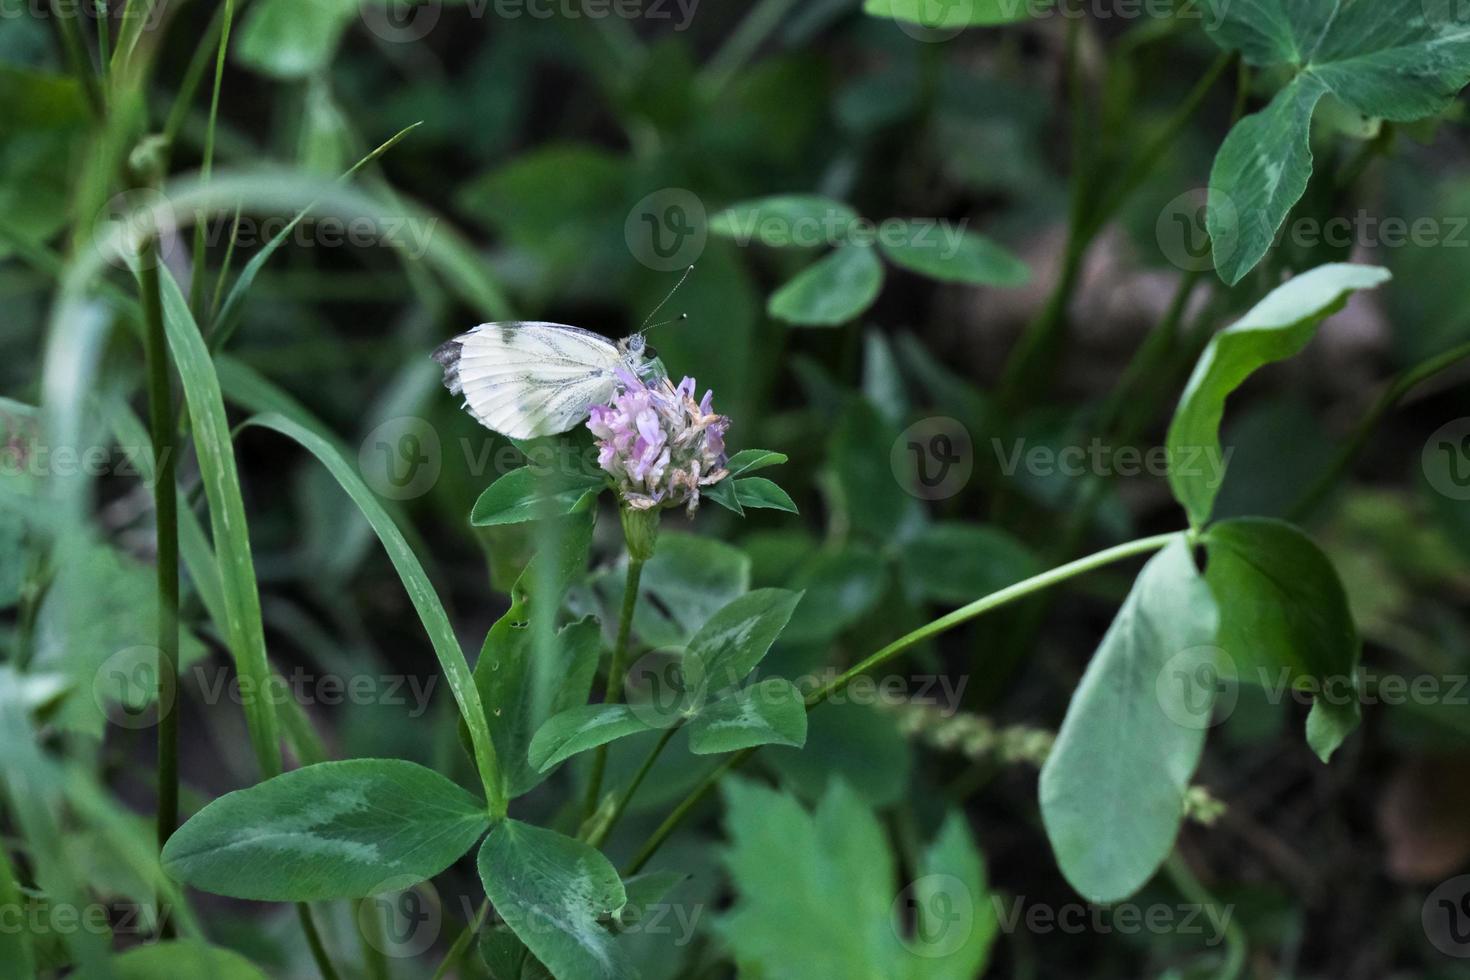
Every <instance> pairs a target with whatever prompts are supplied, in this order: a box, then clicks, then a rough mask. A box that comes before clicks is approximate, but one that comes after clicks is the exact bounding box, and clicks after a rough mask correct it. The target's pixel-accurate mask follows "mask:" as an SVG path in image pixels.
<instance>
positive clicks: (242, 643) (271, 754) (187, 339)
mask: <svg viewBox="0 0 1470 980" xmlns="http://www.w3.org/2000/svg"><path fill="white" fill-rule="evenodd" d="M160 279H161V280H162V293H163V311H164V332H165V333H166V334H167V337H168V344H169V349H170V351H171V353H172V354H173V359H174V366H175V368H176V370H177V371H178V373H179V378H180V379H181V380H182V382H183V387H184V399H185V401H187V402H188V405H189V417H190V418H191V419H192V420H193V427H192V428H193V435H194V449H195V452H196V453H197V455H198V457H199V472H200V475H201V476H202V477H203V480H204V493H205V496H206V497H207V498H208V500H209V515H210V524H211V527H212V530H213V532H214V543H215V548H216V549H217V555H216V566H217V567H218V569H219V577H220V586H221V589H222V592H223V598H224V613H225V636H226V642H227V643H228V644H229V647H230V652H231V654H232V655H233V656H234V658H235V671H236V673H237V674H239V676H240V680H241V683H242V684H250V685H251V688H250V690H251V691H252V692H254V696H252V697H248V698H242V700H243V701H244V702H245V704H244V707H245V718H246V722H247V723H248V725H249V726H250V741H251V745H252V746H253V748H254V749H255V756H256V760H257V761H258V762H259V764H260V770H261V775H262V776H263V777H270V776H274V775H276V774H277V773H279V772H280V771H281V746H280V741H279V737H278V729H277V723H276V713H275V708H274V706H273V705H272V704H271V702H270V697H269V695H268V694H267V693H266V692H269V691H270V690H271V689H272V688H271V684H270V680H271V676H270V675H271V671H270V664H269V662H268V661H267V659H266V654H265V629H264V627H263V625H262V623H261V618H260V591H259V587H258V585H257V583H256V579H255V560H254V558H253V557H252V556H251V551H250V532H249V525H248V524H247V523H246V520H245V502H244V499H243V498H242V496H241V494H240V474H239V471H238V470H237V468H236V466H235V447H234V445H233V443H232V442H231V440H230V423H229V419H228V417H227V416H226V415H225V402H224V396H223V394H221V392H220V386H219V378H218V376H217V375H216V374H215V371H214V364H213V362H212V361H211V360H210V358H209V351H208V350H207V349H206V348H205V346H204V340H203V338H202V337H200V335H199V328H198V327H197V326H196V325H195V324H194V317H193V316H192V315H191V314H190V313H189V304H188V301H187V300H185V299H184V294H183V293H182V292H181V291H180V289H179V286H178V283H176V282H174V280H173V277H172V276H167V275H165V276H160Z"/></svg>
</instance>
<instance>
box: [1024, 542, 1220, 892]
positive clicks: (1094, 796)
mask: <svg viewBox="0 0 1470 980" xmlns="http://www.w3.org/2000/svg"><path fill="white" fill-rule="evenodd" d="M1218 624H1219V614H1218V612H1217V610H1216V608H1215V601H1214V599H1213V598H1211V595H1210V588H1209V587H1208V586H1207V585H1206V584H1205V580H1204V578H1203V577H1202V576H1201V575H1200V574H1199V572H1198V571H1197V570H1196V569H1195V567H1194V558H1193V556H1192V555H1191V554H1190V549H1189V545H1188V543H1187V542H1186V541H1185V540H1184V539H1183V538H1180V539H1177V540H1176V541H1174V542H1173V543H1172V544H1170V545H1169V546H1168V547H1166V548H1165V549H1164V550H1163V551H1162V552H1160V553H1159V554H1158V555H1155V556H1154V557H1153V558H1152V559H1151V560H1150V561H1149V563H1148V564H1147V565H1145V566H1144V569H1143V571H1142V572H1141V573H1140V574H1139V576H1138V581H1137V582H1135V583H1134V586H1133V590H1132V591H1131V592H1130V593H1129V594H1128V598H1127V599H1126V600H1125V601H1124V603H1123V607H1122V608H1121V609H1119V610H1118V615H1117V617H1116V618H1115V619H1114V620H1113V625H1112V626H1111V627H1109V629H1108V632H1107V635H1105V636H1104V637H1103V641H1102V644H1101V645H1100V646H1099V647H1098V649H1097V653H1096V654H1094V655H1093V658H1092V663H1090V664H1089V665H1088V667H1087V672H1086V673H1085V674H1084V675H1083V677H1082V682H1081V683H1080V684H1078V685H1077V692H1076V694H1074V695H1073V697H1072V703H1071V706H1070V707H1068V709H1067V717H1066V719H1065V720H1064V721H1063V722H1062V727H1061V730H1060V731H1059V732H1058V733H1057V740H1056V745H1055V747H1053V749H1052V751H1051V754H1050V755H1049V756H1048V757H1047V760H1046V764H1045V765H1044V766H1042V769H1041V782H1040V796H1041V816H1042V820H1043V822H1044V823H1045V825H1046V833H1047V837H1048V838H1049V839H1050V840H1051V845H1052V850H1053V851H1054V852H1055V853H1056V857H1057V863H1058V864H1059V865H1060V866H1061V869H1062V873H1063V874H1064V875H1065V876H1066V878H1067V881H1068V882H1070V883H1071V885H1072V887H1073V888H1075V889H1076V890H1077V892H1078V893H1079V894H1080V895H1082V896H1083V897H1084V898H1086V899H1087V900H1088V901H1089V902H1098V903H1108V902H1117V901H1120V900H1122V899H1124V898H1127V897H1128V896H1129V895H1132V894H1133V893H1134V892H1136V891H1138V889H1140V888H1142V887H1143V886H1144V884H1146V883H1147V882H1148V880H1149V878H1151V877H1153V874H1154V872H1155V871H1157V870H1158V868H1159V865H1161V864H1162V863H1163V861H1164V859H1165V858H1166V857H1168V856H1169V852H1170V851H1171V850H1173V849H1174V839H1175V837H1177V836H1178V834H1179V825H1180V823H1181V821H1182V820H1183V819H1184V794H1185V791H1186V790H1188V789H1189V781H1190V779H1192V778H1193V776H1194V771H1195V768H1196V767H1197V766H1198V765H1199V760H1200V753H1201V752H1202V751H1203V750H1204V745H1205V731H1206V729H1207V728H1208V727H1209V723H1210V717H1209V709H1210V707H1211V706H1212V705H1213V698H1214V694H1215V690H1214V687H1213V686H1207V685H1199V686H1194V687H1190V688H1189V689H1188V690H1186V689H1185V687H1184V686H1183V685H1175V684H1172V683H1168V680H1169V679H1170V678H1171V677H1173V676H1175V674H1176V671H1175V670H1174V668H1178V667H1180V666H1181V658H1182V659H1183V660H1184V661H1188V663H1187V664H1185V665H1184V667H1185V669H1183V670H1182V671H1179V672H1178V673H1179V674H1180V676H1183V677H1185V678H1186V679H1189V680H1191V681H1192V680H1193V679H1194V678H1195V677H1196V674H1195V672H1194V671H1193V670H1192V669H1189V668H1193V667H1195V666H1198V665H1200V664H1208V663H1209V662H1211V660H1212V658H1213V655H1214V648H1213V646H1212V644H1213V643H1214V641H1215V634H1216V629H1217V626H1218ZM1099 828H1106V833H1101V832H1099Z"/></svg>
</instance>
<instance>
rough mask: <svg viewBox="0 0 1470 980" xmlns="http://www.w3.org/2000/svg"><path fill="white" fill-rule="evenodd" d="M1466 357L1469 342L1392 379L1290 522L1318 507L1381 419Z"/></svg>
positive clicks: (1299, 503) (1294, 509)
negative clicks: (1424, 385)
mask: <svg viewBox="0 0 1470 980" xmlns="http://www.w3.org/2000/svg"><path fill="white" fill-rule="evenodd" d="M1466 358H1470V343H1465V344H1461V345H1459V346H1458V347H1452V348H1450V349H1449V350H1447V351H1445V352H1444V353H1443V354H1438V355H1436V356H1434V357H1431V358H1429V359H1427V360H1425V361H1421V362H1420V363H1418V364H1416V365H1414V366H1413V367H1411V368H1409V369H1408V370H1407V371H1405V372H1403V373H1402V374H1400V375H1399V376H1398V377H1396V378H1394V380H1393V381H1392V382H1391V383H1390V384H1389V386H1388V387H1387V388H1385V389H1384V390H1383V394H1381V395H1379V396H1378V399H1377V400H1376V401H1375V402H1374V403H1373V407H1371V408H1370V409H1368V412H1367V414H1366V415H1364V416H1363V417H1362V419H1360V420H1359V421H1358V424H1357V425H1356V426H1355V427H1354V428H1353V433H1352V435H1351V436H1350V437H1349V438H1348V441H1347V442H1345V443H1344V444H1343V446H1342V448H1341V449H1339V450H1338V452H1337V455H1336V456H1335V457H1334V458H1333V460H1332V463H1331V464H1330V465H1329V466H1328V467H1327V469H1325V470H1323V471H1322V474H1321V476H1319V477H1317V479H1316V480H1314V481H1313V482H1312V485H1311V486H1310V487H1308V488H1307V490H1306V492H1305V493H1303V494H1302V495H1301V497H1300V498H1299V499H1298V500H1297V502H1296V503H1295V504H1294V505H1293V506H1292V508H1291V511H1290V512H1289V514H1288V516H1289V517H1290V519H1291V520H1293V521H1297V522H1300V521H1302V520H1303V519H1305V518H1306V517H1308V516H1309V515H1310V514H1311V513H1312V512H1313V511H1315V510H1316V509H1317V507H1318V506H1320V505H1321V503H1322V501H1323V500H1324V499H1326V497H1327V495H1328V494H1329V493H1331V492H1332V487H1333V485H1334V484H1336V483H1337V481H1338V479H1339V478H1341V476H1342V474H1343V473H1344V472H1345V471H1346V470H1347V468H1348V467H1349V466H1351V465H1352V462H1353V460H1355V459H1357V457H1358V454H1359V453H1360V452H1362V451H1363V446H1365V445H1366V444H1367V442H1368V437H1369V436H1371V435H1372V434H1373V430H1374V429H1375V428H1377V427H1378V423H1379V422H1381V421H1383V417H1384V416H1385V415H1387V414H1388V413H1389V412H1390V411H1392V410H1393V408H1394V406H1395V405H1397V404H1398V403H1399V402H1400V401H1401V400H1402V399H1403V397H1404V396H1405V395H1407V394H1408V393H1409V392H1410V391H1411V390H1413V389H1414V388H1415V387H1417V386H1418V385H1420V384H1422V383H1423V382H1425V381H1428V380H1429V379H1430V378H1432V377H1434V376H1435V375H1436V374H1439V373H1441V372H1443V371H1447V370H1449V369H1450V368H1452V367H1454V366H1455V365H1456V364H1459V363H1460V362H1461V361H1463V360H1465V359H1466Z"/></svg>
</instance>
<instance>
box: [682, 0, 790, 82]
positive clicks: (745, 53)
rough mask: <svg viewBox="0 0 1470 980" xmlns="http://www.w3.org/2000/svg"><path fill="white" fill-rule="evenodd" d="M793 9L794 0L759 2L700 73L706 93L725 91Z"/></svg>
mask: <svg viewBox="0 0 1470 980" xmlns="http://www.w3.org/2000/svg"><path fill="white" fill-rule="evenodd" d="M794 6H796V0H760V3H758V4H756V5H755V7H754V8H753V9H752V10H751V11H750V13H748V14H746V15H745V19H744V20H742V21H741V22H740V26H739V27H737V28H735V32H734V33H733V34H731V35H730V39H729V40H728V41H726V42H725V43H724V45H723V46H722V47H721V48H720V49H719V50H718V51H716V52H715V53H714V56H713V57H711V58H710V60H709V64H707V65H706V66H705V68H704V71H703V72H701V75H702V78H701V79H700V80H701V81H702V82H703V83H704V86H705V89H706V91H707V92H709V93H711V94H713V93H716V92H719V91H720V90H721V89H722V88H724V87H725V85H726V84H727V83H728V82H729V81H730V79H732V78H734V77H735V73H736V72H738V71H739V70H740V68H741V66H743V65H744V64H745V63H746V62H747V61H749V60H750V59H751V57H753V56H754V55H755V52H756V49H757V48H759V47H760V46H761V42H763V41H765V39H766V37H767V36H768V35H770V33H771V32H772V31H774V30H775V29H776V27H777V25H779V24H780V23H781V18H783V17H785V16H786V14H787V12H788V11H790V10H791V8H792V7H794Z"/></svg>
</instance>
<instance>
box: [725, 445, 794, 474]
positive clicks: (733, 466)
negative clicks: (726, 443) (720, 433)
mask: <svg viewBox="0 0 1470 980" xmlns="http://www.w3.org/2000/svg"><path fill="white" fill-rule="evenodd" d="M787 459H788V457H787V456H786V454H785V453H778V452H775V451H773V450H770V449H742V450H740V452H738V453H736V454H735V455H734V456H731V457H730V461H729V462H728V463H726V464H725V468H726V469H727V470H729V471H730V475H731V476H744V475H745V474H747V473H754V472H755V471H756V470H763V469H765V468H766V467H768V466H780V465H781V464H783V463H785V462H787Z"/></svg>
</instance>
